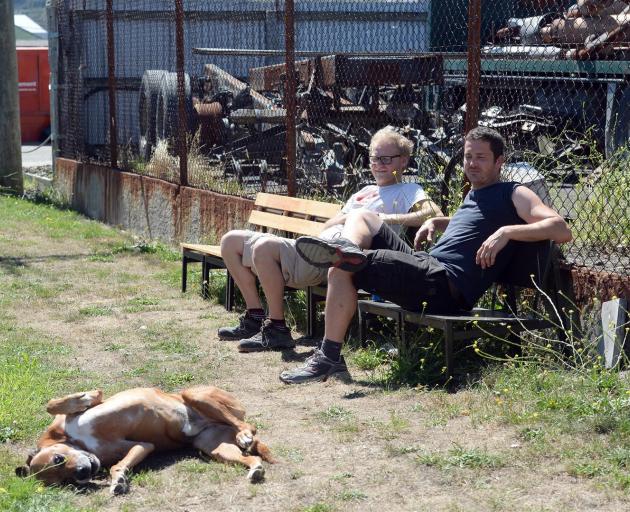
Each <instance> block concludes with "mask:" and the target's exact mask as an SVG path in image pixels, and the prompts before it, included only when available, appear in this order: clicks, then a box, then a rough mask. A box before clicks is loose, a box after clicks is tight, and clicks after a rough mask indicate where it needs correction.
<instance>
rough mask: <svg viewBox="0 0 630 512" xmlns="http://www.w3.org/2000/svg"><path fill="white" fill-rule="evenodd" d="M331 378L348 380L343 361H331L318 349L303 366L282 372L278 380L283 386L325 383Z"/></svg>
mask: <svg viewBox="0 0 630 512" xmlns="http://www.w3.org/2000/svg"><path fill="white" fill-rule="evenodd" d="M331 376H335V377H339V378H341V379H342V380H350V374H349V373H348V367H347V366H346V361H345V359H344V358H343V356H341V357H340V359H339V361H333V360H332V359H330V358H328V357H326V356H325V355H324V353H323V352H322V351H321V350H320V349H317V350H316V351H315V353H314V354H313V355H312V356H311V357H309V358H308V359H307V360H306V361H305V362H304V365H303V366H298V367H297V368H294V369H293V370H285V371H283V372H282V373H281V374H280V380H281V381H282V382H284V383H285V384H302V383H305V382H317V381H322V382H325V381H326V380H328V378H329V377H331Z"/></svg>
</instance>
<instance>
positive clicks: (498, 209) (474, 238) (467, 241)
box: [429, 182, 525, 306]
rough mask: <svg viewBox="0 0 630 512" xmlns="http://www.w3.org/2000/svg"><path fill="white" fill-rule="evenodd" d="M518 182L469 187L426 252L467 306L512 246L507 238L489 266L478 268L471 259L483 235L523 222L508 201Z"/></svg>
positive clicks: (495, 273) (489, 282)
mask: <svg viewBox="0 0 630 512" xmlns="http://www.w3.org/2000/svg"><path fill="white" fill-rule="evenodd" d="M519 185H520V183H515V182H505V183H495V184H494V185H490V186H488V187H484V188H482V189H479V190H471V191H470V192H469V193H468V195H466V198H465V199H464V202H463V203H462V205H461V206H460V207H459V209H458V210H457V212H455V215H453V217H452V218H451V220H450V222H449V224H448V227H447V228H446V231H444V233H443V234H442V236H441V237H440V239H439V240H438V243H437V244H436V245H435V247H434V248H433V249H432V250H431V251H430V252H429V254H430V255H431V256H433V257H434V258H435V259H437V260H438V261H439V262H440V263H441V264H442V265H443V266H444V268H445V270H446V274H447V276H448V278H449V280H450V281H451V282H452V284H453V285H454V286H455V287H456V288H457V289H458V290H459V291H460V293H461V294H462V296H463V297H464V299H466V302H467V303H468V305H469V306H474V304H475V303H476V302H477V300H478V299H479V297H481V296H482V295H483V293H484V292H485V291H486V290H487V289H488V288H490V286H491V285H492V283H493V282H494V281H495V280H496V279H497V277H498V276H499V275H500V274H501V272H502V271H503V270H504V269H505V267H506V266H507V265H508V263H509V261H510V258H511V256H512V253H513V250H514V244H513V243H512V242H511V241H510V242H509V243H508V244H507V245H506V246H505V247H504V248H503V249H502V250H501V251H499V254H498V255H497V258H496V262H495V264H494V265H493V266H492V267H490V268H486V269H482V268H481V267H480V266H479V265H477V263H476V262H475V256H476V254H477V250H478V249H479V247H481V244H482V243H483V242H484V241H485V240H486V238H488V237H489V236H490V235H491V234H492V233H494V232H495V231H496V230H497V229H499V228H500V227H502V226H508V225H514V224H525V221H524V220H523V219H521V218H520V217H519V216H518V214H517V213H516V208H515V207H514V203H513V202H512V193H513V192H514V189H515V188H516V187H518V186H519Z"/></svg>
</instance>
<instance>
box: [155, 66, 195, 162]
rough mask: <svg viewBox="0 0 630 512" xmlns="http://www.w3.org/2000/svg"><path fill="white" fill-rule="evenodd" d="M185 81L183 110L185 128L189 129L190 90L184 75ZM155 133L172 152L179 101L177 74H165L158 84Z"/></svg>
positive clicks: (190, 117)
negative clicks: (185, 118) (185, 117)
mask: <svg viewBox="0 0 630 512" xmlns="http://www.w3.org/2000/svg"><path fill="white" fill-rule="evenodd" d="M184 79H185V108H186V116H187V121H186V128H187V130H188V129H189V128H190V126H191V125H192V122H193V105H192V94H191V89H190V76H189V75H188V74H187V73H186V74H185V75H184ZM155 119H156V121H155V122H156V133H157V138H158V139H166V140H167V141H168V143H169V146H170V148H171V150H174V148H175V143H176V139H177V133H178V131H179V99H178V96H177V73H165V74H164V76H163V77H162V82H161V84H160V93H159V95H158V101H157V109H156V116H155Z"/></svg>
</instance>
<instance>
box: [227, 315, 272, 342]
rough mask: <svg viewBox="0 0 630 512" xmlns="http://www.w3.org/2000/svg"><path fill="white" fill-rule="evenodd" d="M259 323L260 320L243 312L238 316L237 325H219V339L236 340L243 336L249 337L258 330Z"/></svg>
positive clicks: (260, 322)
mask: <svg viewBox="0 0 630 512" xmlns="http://www.w3.org/2000/svg"><path fill="white" fill-rule="evenodd" d="M261 325H262V320H257V319H255V318H252V317H251V316H249V315H248V314H247V313H245V314H244V315H241V316H240V317H239V319H238V325H235V326H233V327H219V339H220V340H231V341H238V340H242V339H243V338H249V337H250V336H253V335H254V334H256V333H257V332H258V331H260V326H261Z"/></svg>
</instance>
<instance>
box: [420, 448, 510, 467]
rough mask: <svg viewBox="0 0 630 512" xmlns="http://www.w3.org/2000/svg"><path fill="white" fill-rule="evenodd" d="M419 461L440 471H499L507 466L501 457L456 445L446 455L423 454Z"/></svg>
mask: <svg viewBox="0 0 630 512" xmlns="http://www.w3.org/2000/svg"><path fill="white" fill-rule="evenodd" d="M417 461H418V462H419V463H421V464H424V465H425V466H435V467H437V468H439V469H442V470H444V469H450V468H467V469H497V468H501V467H503V466H505V465H506V462H505V459H504V457H503V456H501V455H495V454H490V453H488V452H487V451H485V450H479V449H477V448H469V449H467V448H464V447H462V446H459V445H457V444H456V445H455V446H454V447H453V448H452V449H450V450H449V451H448V452H447V453H446V454H442V453H423V454H421V455H418V457H417Z"/></svg>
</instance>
